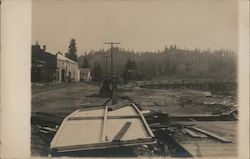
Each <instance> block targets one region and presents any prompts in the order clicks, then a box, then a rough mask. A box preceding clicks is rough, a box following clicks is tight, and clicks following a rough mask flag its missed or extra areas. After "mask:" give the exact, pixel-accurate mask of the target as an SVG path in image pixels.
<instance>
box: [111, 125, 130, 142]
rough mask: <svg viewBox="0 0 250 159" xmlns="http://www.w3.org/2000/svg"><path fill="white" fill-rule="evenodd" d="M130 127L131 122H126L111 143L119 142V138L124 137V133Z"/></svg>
mask: <svg viewBox="0 0 250 159" xmlns="http://www.w3.org/2000/svg"><path fill="white" fill-rule="evenodd" d="M130 126H131V122H126V123H125V124H124V125H123V127H122V128H121V130H120V131H119V132H118V133H117V134H116V136H115V137H114V139H113V141H120V140H121V138H122V137H123V136H124V135H125V133H126V132H127V131H128V129H129V127H130Z"/></svg>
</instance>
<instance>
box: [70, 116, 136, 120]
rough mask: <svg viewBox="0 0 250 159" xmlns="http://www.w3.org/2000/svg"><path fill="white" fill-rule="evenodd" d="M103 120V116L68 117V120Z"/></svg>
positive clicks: (119, 117) (118, 117) (114, 117)
mask: <svg viewBox="0 0 250 159" xmlns="http://www.w3.org/2000/svg"><path fill="white" fill-rule="evenodd" d="M139 117H140V115H124V116H107V118H108V119H126V118H139ZM95 119H103V116H86V117H68V120H95Z"/></svg>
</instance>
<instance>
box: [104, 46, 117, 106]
mask: <svg viewBox="0 0 250 159" xmlns="http://www.w3.org/2000/svg"><path fill="white" fill-rule="evenodd" d="M103 44H108V45H110V46H111V47H110V54H111V55H110V56H111V86H112V105H113V104H116V102H117V101H116V90H115V89H114V87H116V86H114V77H113V45H116V44H121V43H119V42H104V43H103Z"/></svg>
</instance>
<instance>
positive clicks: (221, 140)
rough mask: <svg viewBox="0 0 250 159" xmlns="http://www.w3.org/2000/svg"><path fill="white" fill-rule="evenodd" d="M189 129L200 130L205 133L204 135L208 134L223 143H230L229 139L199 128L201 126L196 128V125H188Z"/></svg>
mask: <svg viewBox="0 0 250 159" xmlns="http://www.w3.org/2000/svg"><path fill="white" fill-rule="evenodd" d="M190 129H193V130H196V131H198V132H201V133H203V134H205V135H207V136H209V137H211V138H214V139H216V140H218V141H220V142H223V143H232V141H231V140H227V139H224V138H222V137H220V136H218V135H216V134H214V133H212V132H209V131H207V130H204V129H201V128H197V127H190Z"/></svg>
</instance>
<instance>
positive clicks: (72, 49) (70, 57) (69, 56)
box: [65, 39, 77, 61]
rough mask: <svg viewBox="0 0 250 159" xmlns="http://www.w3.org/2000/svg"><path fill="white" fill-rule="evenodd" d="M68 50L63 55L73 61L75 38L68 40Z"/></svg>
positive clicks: (75, 52)
mask: <svg viewBox="0 0 250 159" xmlns="http://www.w3.org/2000/svg"><path fill="white" fill-rule="evenodd" d="M68 51H69V52H68V53H66V55H65V56H66V57H68V58H69V59H71V60H73V61H77V48H76V40H75V39H71V40H70V44H69V48H68Z"/></svg>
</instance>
